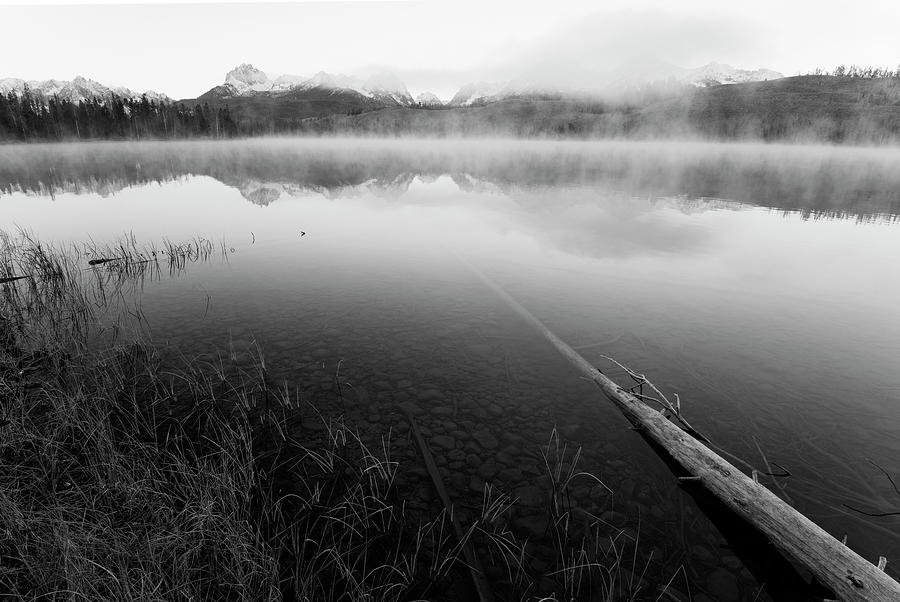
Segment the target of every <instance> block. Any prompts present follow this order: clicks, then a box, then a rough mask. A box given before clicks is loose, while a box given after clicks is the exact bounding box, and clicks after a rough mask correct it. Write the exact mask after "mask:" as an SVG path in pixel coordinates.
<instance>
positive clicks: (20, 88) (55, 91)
mask: <svg viewBox="0 0 900 602" xmlns="http://www.w3.org/2000/svg"><path fill="white" fill-rule="evenodd" d="M26 89H27V90H28V91H30V92H31V93H32V94H33V95H35V96H38V97H40V98H42V99H43V100H45V101H46V100H49V99H51V98H54V97H56V98H60V99H62V100H67V101H69V102H75V103H78V102H83V101H85V100H106V99H109V98H112V97H118V98H121V99H131V100H140V99H141V98H142V97H144V96H146V97H147V99H148V100H153V101H156V102H171V101H172V99H171V98H169V97H168V96H166V95H165V94H161V93H159V92H154V91H152V90H148V91H146V92H134V91H132V90H129V89H128V88H124V87H121V86H118V87H108V86H105V85H103V84H101V83H99V82H96V81H94V80H92V79H87V78H86V77H82V76H80V75H77V76H75V78H73V79H72V80H58V79H48V80H44V81H37V80H29V81H26V80H24V79H18V78H14V77H7V78H4V79H0V94H3V95H4V96H6V95H8V94H10V93H12V94H14V95H16V96H22V95H23V94H24V93H25V90H26Z"/></svg>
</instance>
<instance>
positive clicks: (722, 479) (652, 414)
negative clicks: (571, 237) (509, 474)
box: [463, 260, 900, 602]
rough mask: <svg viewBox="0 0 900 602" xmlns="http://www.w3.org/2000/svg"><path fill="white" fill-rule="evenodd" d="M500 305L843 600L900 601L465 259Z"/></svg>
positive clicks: (856, 559)
mask: <svg viewBox="0 0 900 602" xmlns="http://www.w3.org/2000/svg"><path fill="white" fill-rule="evenodd" d="M463 262H464V263H466V264H467V265H468V266H469V269H471V270H472V272H473V273H474V274H475V275H476V276H478V278H479V279H480V280H482V282H484V284H485V285H486V286H487V287H488V288H489V289H491V290H492V291H493V292H494V293H495V294H496V295H497V296H498V297H499V298H500V299H501V300H503V301H504V302H505V303H506V304H507V305H508V306H509V307H510V308H511V309H513V310H514V311H515V312H516V313H517V314H518V315H519V316H520V317H521V318H522V319H523V320H525V321H526V322H527V323H528V324H530V325H531V326H532V327H533V328H534V329H535V330H537V331H538V332H539V333H540V334H541V335H543V336H544V338H546V339H547V340H548V341H549V342H550V343H551V344H552V345H553V346H554V347H555V348H556V350H557V351H559V353H560V354H562V356H563V357H564V358H565V359H567V360H568V361H569V362H570V363H571V364H572V365H573V366H575V368H577V369H578V371H579V372H581V373H582V374H583V375H584V376H586V377H587V378H589V379H590V380H592V381H593V382H594V383H595V384H596V385H597V386H598V387H599V388H600V390H601V391H603V393H604V395H606V397H607V398H609V400H610V401H612V402H613V403H614V404H615V405H616V407H617V408H618V409H619V410H620V411H621V412H622V413H623V414H624V415H625V417H626V418H628V420H629V421H630V422H631V423H632V424H633V425H634V426H635V427H636V428H638V429H640V430H641V431H643V433H644V434H645V435H647V437H649V438H650V439H651V440H652V441H653V442H655V443H656V444H658V445H659V446H660V447H662V448H663V449H664V450H665V451H666V452H667V453H668V454H669V455H671V457H672V458H673V459H674V460H675V461H676V462H678V464H680V465H681V466H682V468H684V469H685V470H686V471H687V472H688V473H689V474H690V475H693V476H692V479H691V480H692V481H694V482H696V483H697V484H701V485H703V486H704V487H706V489H707V490H709V491H710V492H711V493H712V494H713V495H715V496H716V497H717V498H718V499H720V500H721V501H722V502H723V503H724V504H725V505H726V506H728V507H729V508H730V509H731V510H733V511H734V513H735V514H737V515H738V516H740V517H741V518H743V519H744V520H746V521H747V522H748V523H750V524H751V525H753V526H754V527H755V528H756V529H758V530H759V531H760V532H761V533H762V534H764V535H765V536H766V537H767V538H768V539H769V541H771V542H772V544H773V545H774V546H775V547H776V548H777V549H778V550H779V551H781V552H782V553H783V554H785V555H786V556H787V557H789V558H792V559H793V560H794V561H795V562H797V563H799V564H800V565H802V566H804V567H805V568H806V569H807V570H809V571H810V572H811V573H812V574H813V575H814V576H815V578H816V579H817V580H818V581H819V583H821V584H822V585H824V586H826V587H828V588H829V589H831V591H832V592H833V593H834V595H835V596H836V597H837V599H839V600H846V601H856V600H871V601H877V602H898V601H900V583H897V582H896V581H894V580H893V579H892V578H891V577H890V576H889V575H887V574H886V573H885V572H884V571H883V570H882V569H880V568H879V567H876V566H875V565H874V564H872V563H870V562H869V561H867V560H866V559H865V558H863V557H862V556H860V555H859V554H857V553H856V552H854V551H853V550H851V549H850V548H848V547H847V546H846V545H844V544H843V543H841V542H840V541H838V540H837V539H835V538H834V537H832V536H831V535H829V534H828V532H826V531H825V530H824V529H822V528H821V527H819V526H818V525H816V524H815V523H814V522H812V521H811V520H810V519H808V518H807V517H806V516H804V515H803V514H801V513H800V512H797V510H795V509H794V508H792V507H791V506H789V505H788V504H787V503H785V502H784V501H783V500H782V499H781V498H779V497H778V496H776V495H775V494H774V493H772V492H771V491H769V490H768V489H767V488H766V487H764V486H763V485H760V484H759V483H757V482H755V481H754V480H753V479H752V478H750V477H748V476H747V475H745V474H744V473H743V472H741V471H740V470H738V469H737V468H735V467H734V466H732V465H731V464H730V463H728V462H727V461H725V460H724V459H723V458H722V457H721V456H719V455H718V454H716V453H715V452H713V451H712V450H711V449H709V448H708V447H706V445H704V444H703V443H701V442H700V441H698V440H697V439H695V438H694V437H692V436H690V435H689V434H688V433H686V432H685V431H683V430H682V429H681V428H679V427H678V426H676V425H675V424H673V423H672V422H670V421H669V420H668V419H667V418H666V417H665V416H664V415H663V414H661V413H660V412H658V411H657V410H655V409H653V408H651V407H650V406H648V405H646V404H644V403H643V402H641V401H640V400H638V398H637V397H635V396H634V395H632V394H631V393H629V392H628V391H626V390H625V389H623V388H622V387H620V386H619V385H617V384H616V383H615V382H614V381H612V380H611V379H610V378H609V377H607V376H606V375H605V374H603V373H602V372H600V371H599V370H598V369H597V368H595V367H594V366H592V365H591V364H590V363H589V362H588V361H587V360H585V359H584V358H583V357H582V356H581V355H579V354H578V352H576V351H575V350H574V349H572V348H571V347H570V346H569V345H567V344H566V343H565V342H564V341H563V340H562V339H560V338H559V337H558V336H556V335H555V334H554V333H553V332H551V331H550V329H548V328H547V327H546V326H545V325H544V324H543V323H542V322H541V321H540V320H538V319H537V318H536V317H534V315H532V314H531V312H529V311H528V310H527V309H526V308H525V307H524V306H522V305H521V304H520V303H519V302H518V301H516V300H515V299H513V298H512V297H511V296H510V295H509V293H507V292H506V291H505V290H503V289H502V288H501V287H500V286H498V285H497V284H495V283H494V282H493V281H492V280H490V279H489V278H488V277H487V276H485V275H484V274H483V273H482V272H481V271H480V270H478V269H477V268H475V267H474V266H473V265H471V264H469V263H468V262H466V261H465V260H463Z"/></svg>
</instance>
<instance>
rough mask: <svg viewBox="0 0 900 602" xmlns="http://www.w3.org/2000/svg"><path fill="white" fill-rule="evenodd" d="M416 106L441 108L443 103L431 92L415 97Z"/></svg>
mask: <svg viewBox="0 0 900 602" xmlns="http://www.w3.org/2000/svg"><path fill="white" fill-rule="evenodd" d="M416 104H417V105H422V106H423V107H442V106H444V103H443V101H442V100H441V99H440V98H438V97H437V96H435V95H434V94H432V93H431V92H422V93H421V94H419V95H418V96H416Z"/></svg>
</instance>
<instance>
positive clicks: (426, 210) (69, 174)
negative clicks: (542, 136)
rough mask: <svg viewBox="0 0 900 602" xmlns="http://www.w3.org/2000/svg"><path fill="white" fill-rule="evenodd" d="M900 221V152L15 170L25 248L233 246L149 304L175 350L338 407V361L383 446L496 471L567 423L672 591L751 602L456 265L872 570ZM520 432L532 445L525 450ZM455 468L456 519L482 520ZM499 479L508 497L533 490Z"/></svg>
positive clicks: (670, 483)
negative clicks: (441, 439) (697, 435)
mask: <svg viewBox="0 0 900 602" xmlns="http://www.w3.org/2000/svg"><path fill="white" fill-rule="evenodd" d="M898 215H900V151H898V150H895V149H880V150H875V149H854V148H835V147H801V146H762V145H737V144H736V145H715V144H693V143H692V144H679V143H624V142H622V143H605V142H604V143H575V142H571V143H570V142H525V141H516V142H512V141H493V142H484V141H482V142H465V141H404V140H391V141H378V140H365V141H361V140H295V139H277V140H252V141H234V142H226V143H196V142H184V143H181V142H178V143H156V142H153V143H139V144H124V143H121V144H120V143H97V144H83V145H62V144H61V145H49V146H45V145H26V146H3V147H0V228H2V229H4V230H7V231H10V230H15V229H16V228H25V229H29V230H31V231H33V232H34V234H36V235H37V236H38V237H39V238H41V239H42V240H46V241H57V242H77V241H83V240H87V239H93V240H95V241H104V240H112V239H115V238H116V237H118V236H120V235H122V234H123V233H133V234H134V236H135V237H136V239H137V240H138V241H139V242H147V243H150V242H153V241H160V240H161V239H163V238H168V239H171V240H173V241H178V240H181V239H185V238H188V237H193V236H202V237H206V238H209V239H211V240H213V241H215V242H216V243H217V244H218V242H219V241H223V242H224V246H225V248H226V250H227V261H212V262H209V263H207V264H202V265H195V266H191V267H190V269H189V270H188V271H187V272H186V273H185V274H183V275H181V276H179V277H177V278H174V279H165V278H164V279H162V280H160V281H158V282H151V283H148V284H147V285H146V286H145V288H144V291H143V307H144V310H145V312H146V314H147V318H148V320H149V324H150V326H151V329H152V335H153V337H154V339H155V340H157V341H158V342H171V343H173V344H178V345H181V346H184V347H185V348H186V349H187V350H188V351H187V352H188V353H196V354H200V353H213V352H215V350H216V349H221V348H224V347H226V346H228V345H233V346H236V347H238V348H241V346H244V347H246V346H248V345H250V344H251V341H256V342H258V343H259V344H260V346H261V347H262V348H263V350H264V351H265V353H266V356H267V363H268V364H269V366H270V371H271V373H272V374H273V375H274V377H275V378H277V379H281V380H284V379H287V380H289V381H290V382H292V383H296V384H298V385H300V386H303V387H306V388H305V389H304V391H305V392H306V394H307V395H308V396H309V397H310V398H311V399H314V400H322V401H323V403H324V400H326V399H327V398H328V395H329V389H328V386H329V383H331V381H332V379H333V374H334V368H335V365H336V364H337V362H339V361H341V360H343V363H342V364H341V366H342V367H341V373H342V374H345V375H346V378H348V379H350V381H352V382H353V384H354V386H355V387H357V388H360V389H363V390H365V391H366V395H365V399H364V400H363V398H362V397H361V398H360V400H359V403H356V404H351V405H350V406H348V407H345V408H343V411H345V412H346V414H347V416H348V417H349V418H352V419H354V420H357V421H359V422H360V423H362V424H363V425H366V424H368V425H371V428H372V429H379V428H384V427H385V426H391V424H390V420H392V419H393V418H391V416H394V414H392V412H393V411H394V409H395V408H396V407H399V406H400V405H402V404H408V403H413V404H416V405H417V407H419V409H420V410H422V411H423V416H422V419H421V420H422V423H423V425H425V427H426V428H428V429H429V431H430V432H431V433H433V434H435V435H437V434H441V433H443V430H447V431H448V432H449V431H451V430H452V431H456V430H458V429H463V430H465V425H466V424H469V423H471V424H474V425H478V426H479V428H481V427H484V428H487V429H488V430H490V431H491V432H492V433H493V434H494V436H496V438H497V439H498V440H500V441H502V444H501V447H509V445H514V446H518V447H520V448H521V449H523V450H527V449H530V448H536V446H537V445H539V444H540V443H542V442H544V441H545V440H546V436H547V434H548V433H549V431H550V429H552V428H553V427H554V426H557V427H559V428H560V429H561V431H562V433H563V434H564V436H566V437H567V438H568V439H569V440H570V441H572V442H573V443H574V444H577V445H582V446H584V448H585V462H586V465H584V466H583V468H585V469H586V470H591V471H595V472H597V473H598V474H600V476H601V478H603V479H604V482H606V483H607V484H608V485H609V486H610V487H611V488H612V489H613V490H614V491H620V492H622V494H621V495H622V498H621V503H620V504H619V505H616V506H615V508H614V511H615V512H621V513H622V514H624V515H625V516H627V517H628V520H629V521H633V523H634V524H635V525H636V524H637V522H638V517H639V522H640V525H641V533H642V538H643V537H644V536H645V535H646V538H647V542H648V546H649V548H648V549H650V548H652V549H654V550H656V551H657V553H655V554H654V563H659V566H658V567H657V565H656V564H654V567H657V568H654V570H658V571H659V573H660V574H667V575H671V574H672V571H674V570H675V569H676V568H677V567H678V566H679V565H680V564H685V565H686V566H687V567H688V568H687V571H688V573H689V575H690V576H691V578H692V579H693V578H696V579H697V580H698V582H700V583H701V584H702V583H703V582H704V579H705V575H708V574H710V573H711V572H714V571H717V570H719V569H721V570H723V571H727V572H728V574H729V575H732V576H733V579H734V580H735V583H736V584H737V587H738V590H739V593H740V596H739V597H740V598H741V599H747V600H753V599H755V596H756V595H757V592H758V591H759V584H758V582H757V580H756V579H755V578H753V577H751V575H750V573H749V572H748V571H746V570H742V569H741V568H740V567H741V565H740V562H738V564H737V568H735V566H732V565H733V562H732V561H731V560H730V558H732V557H733V556H732V554H736V553H737V552H733V551H730V550H729V549H727V548H723V546H725V545H726V542H725V541H724V540H723V539H722V536H721V535H720V534H719V532H718V531H717V530H716V529H715V528H714V527H713V526H712V524H710V523H709V522H708V521H707V519H705V518H704V517H703V514H702V513H701V512H699V510H698V509H697V508H696V506H695V505H694V502H693V500H692V499H691V498H690V497H689V496H687V495H686V494H685V493H684V492H683V491H682V490H681V489H679V488H678V487H677V486H676V485H675V483H674V478H673V477H672V476H671V474H670V473H669V472H668V470H667V469H666V468H665V466H664V465H663V464H662V463H661V462H660V461H659V459H658V458H657V457H656V456H655V455H654V454H653V452H652V451H650V450H649V448H647V446H646V444H645V443H644V442H643V441H642V440H641V439H640V438H639V437H638V436H637V435H636V434H635V433H633V432H632V431H629V430H628V429H627V428H626V427H627V423H626V422H625V420H624V419H623V418H621V416H619V415H618V414H617V412H616V411H615V410H614V409H613V408H612V407H611V406H610V404H609V402H607V401H606V400H605V399H604V398H603V397H602V395H601V394H600V393H599V392H598V391H596V390H595V389H593V388H592V386H590V384H589V383H586V382H584V381H582V380H581V379H579V378H578V376H577V374H576V373H575V372H574V371H572V370H571V369H570V367H569V366H567V365H566V364H564V363H563V362H562V361H561V360H560V359H559V358H558V356H557V355H556V353H555V352H554V350H553V349H552V348H550V347H549V346H548V345H546V343H544V342H543V341H542V340H541V339H539V338H538V337H537V336H535V335H534V334H533V333H532V332H531V331H529V330H528V328H527V327H526V326H525V325H524V324H523V323H522V322H521V321H520V320H519V319H518V318H517V317H516V316H515V315H514V314H511V312H510V311H509V309H508V308H506V307H505V306H503V305H502V304H501V303H500V302H498V300H497V299H496V298H495V297H494V296H493V295H492V293H491V291H490V290H488V289H486V288H485V287H484V286H483V285H482V284H481V283H480V282H479V281H478V279H477V278H476V277H475V276H474V275H473V274H472V273H471V272H470V271H469V269H468V268H467V267H466V265H465V264H464V262H462V261H460V257H463V258H465V259H467V260H468V261H470V262H471V263H473V264H474V265H476V266H477V267H478V268H479V269H480V270H482V271H483V272H484V273H486V274H487V275H488V276H489V277H490V278H491V279H492V280H494V281H495V282H497V283H498V284H499V285H501V286H502V287H504V288H505V289H506V290H507V291H508V292H509V293H510V294H511V295H512V296H513V297H515V298H516V299H518V300H519V301H520V302H522V303H523V304H524V305H525V306H526V307H528V309H529V310H531V311H532V312H533V313H534V314H535V315H536V316H537V317H538V318H539V319H541V320H542V321H544V322H545V323H546V324H547V325H548V326H549V327H550V328H551V329H552V330H553V331H554V332H556V333H557V334H558V335H559V336H560V337H562V338H563V339H564V340H565V341H567V342H568V343H570V344H571V345H573V346H574V347H576V348H580V349H581V352H582V353H583V354H584V355H585V357H586V358H587V359H588V360H589V361H591V362H594V363H595V364H596V365H597V366H598V367H601V369H603V370H604V371H606V372H607V373H608V374H610V375H611V376H612V377H614V378H616V379H617V380H620V381H621V379H622V377H623V374H622V372H621V371H617V370H616V369H615V368H614V367H613V366H611V365H610V364H608V363H605V364H604V363H603V362H604V360H603V359H602V357H601V355H609V356H612V357H615V358H616V359H618V360H619V361H621V362H623V363H625V364H627V365H629V366H631V367H633V368H635V369H637V370H638V371H641V372H644V373H646V374H647V375H648V376H649V377H650V379H651V380H653V381H654V382H655V383H656V384H657V385H658V386H660V387H661V388H663V389H664V390H665V391H667V392H677V393H678V394H679V395H680V397H681V399H682V404H683V408H684V411H685V414H686V416H687V417H688V418H689V419H690V420H691V422H692V423H693V424H694V425H695V426H696V427H697V428H698V429H700V430H701V431H703V432H704V433H706V434H708V435H709V437H710V438H711V439H712V440H713V441H714V442H715V443H717V444H718V445H719V446H721V447H722V448H724V449H726V450H727V451H728V452H730V453H733V454H735V455H736V456H739V457H740V458H742V459H744V460H746V461H747V462H749V463H751V464H754V465H762V464H763V462H764V460H763V459H762V458H761V451H762V452H763V453H764V454H765V458H766V459H767V460H768V461H769V462H776V463H777V464H778V465H780V466H783V467H785V468H786V469H788V470H789V471H790V473H791V474H792V476H791V477H790V478H788V479H782V480H780V481H779V482H778V483H777V485H776V484H771V483H770V484H771V486H772V487H773V489H774V490H775V491H777V492H778V493H779V494H780V495H785V496H787V497H789V498H790V500H791V501H792V502H793V503H794V505H795V507H797V509H798V510H800V511H801V512H804V513H806V514H807V515H808V516H810V517H811V518H812V519H813V520H815V521H816V522H818V523H819V524H820V525H822V526H823V527H824V528H826V529H827V530H828V531H829V532H831V533H832V534H834V535H836V536H837V537H838V538H840V537H841V536H843V534H844V533H847V534H849V541H850V543H851V547H853V548H854V549H855V550H857V551H858V552H860V553H861V554H862V555H863V556H865V557H866V558H868V559H870V560H876V559H877V557H878V556H879V555H884V556H888V557H891V556H893V557H895V558H896V557H897V556H898V555H900V536H898V535H897V533H898V526H900V521H898V518H897V517H880V518H875V517H866V516H863V515H861V514H860V513H858V512H854V511H852V510H850V509H848V508H847V506H846V505H851V506H854V507H857V508H862V509H866V510H869V511H872V512H876V511H880V512H886V511H890V510H896V509H897V508H898V507H900V499H898V498H897V496H896V493H895V492H894V491H893V489H892V487H891V484H890V482H889V481H888V480H887V479H885V478H884V477H883V474H881V473H880V472H879V471H878V470H877V469H876V468H875V467H874V466H873V465H872V464H871V463H870V462H869V460H871V461H872V462H875V463H877V464H878V465H879V466H881V467H883V468H884V469H885V470H886V471H888V472H889V473H892V474H897V473H898V471H900V443H898V441H900V374H898V372H897V370H896V358H897V357H898V351H900V319H898V314H897V307H900V268H898V265H897V258H898V257H900V223H898V222H897V216H898ZM301 233H305V234H303V235H301ZM207 296H208V297H207ZM207 298H208V299H209V303H208V307H207ZM622 382H623V383H624V381H622ZM426 391H438V392H439V394H431V393H429V394H427V395H426V394H425V393H424V392H426ZM435 407H442V408H451V409H452V413H451V417H449V418H448V417H447V416H446V415H445V414H444V413H442V412H432V411H431V410H433V409H434V408H435ZM508 433H513V434H515V435H516V436H517V437H518V438H519V439H521V441H520V442H519V443H517V444H509V445H507V441H506V439H504V435H505V434H508ZM511 440H512V439H511ZM492 453H493V452H492ZM523 453H524V452H523ZM483 460H485V461H488V460H490V461H491V462H494V461H496V462H498V463H501V461H500V460H495V459H494V458H485V459H483ZM449 461H450V462H452V461H453V460H452V458H450V459H449ZM522 463H523V464H527V463H528V460H523V461H522ZM461 470H462V472H463V473H464V474H465V478H464V479H462V480H458V479H457V480H454V481H452V482H451V484H450V486H451V489H452V492H451V493H452V495H453V496H454V497H455V498H457V499H466V498H467V497H477V495H476V494H475V493H474V492H473V491H472V490H471V488H470V478H469V475H468V474H467V473H465V471H466V470H470V469H469V468H465V469H461ZM498 474H504V475H507V478H508V479H509V482H507V483H504V482H503V480H502V479H500V484H501V485H502V486H508V487H510V488H512V489H515V488H517V487H522V486H524V484H525V483H527V482H528V479H529V477H528V473H527V471H526V472H525V474H524V475H523V474H521V470H520V472H519V473H515V471H513V472H505V473H504V472H503V467H502V466H500V467H498ZM476 476H477V475H473V477H472V478H476ZM778 486H780V487H783V489H780V488H779V487H778ZM604 510H608V509H604ZM888 570H889V572H892V574H894V575H896V574H897V573H896V571H895V570H894V568H893V567H892V565H891V564H889V565H888ZM667 571H668V572H667ZM770 593H771V592H770ZM766 595H768V594H762V595H761V596H760V597H759V598H758V599H766V597H765V596H766Z"/></svg>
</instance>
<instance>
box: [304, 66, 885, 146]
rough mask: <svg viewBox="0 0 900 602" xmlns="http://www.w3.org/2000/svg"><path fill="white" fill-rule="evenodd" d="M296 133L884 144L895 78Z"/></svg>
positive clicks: (382, 114)
mask: <svg viewBox="0 0 900 602" xmlns="http://www.w3.org/2000/svg"><path fill="white" fill-rule="evenodd" d="M301 131H302V132H307V133H317V134H325V133H346V134H351V133H352V134H362V135H381V136H384V135H388V136H401V135H420V136H449V135H461V136H484V135H498V136H534V137H576V138H592V137H623V136H627V137H636V138H651V137H692V138H693V137H700V138H708V139H725V140H733V139H744V138H749V139H754V140H818V141H828V142H835V143H842V142H845V143H886V142H890V141H896V140H898V139H900V80H898V79H897V78H885V79H862V78H845V77H844V78H842V77H832V76H819V75H811V76H798V77H789V78H783V79H778V80H773V81H763V82H751V83H743V84H733V85H722V86H713V87H708V88H697V89H691V90H688V91H686V92H683V93H680V94H673V95H671V96H669V97H666V98H662V99H655V100H649V101H645V102H633V103H630V104H609V103H602V102H593V103H588V102H579V101H573V100H534V99H527V98H513V99H506V100H500V101H497V102H494V103H490V104H487V105H482V106H476V107H458V108H447V109H440V110H428V109H417V108H391V109H382V110H378V111H370V112H366V113H362V114H359V115H332V116H328V117H323V118H318V119H311V120H305V121H303V122H302V127H301Z"/></svg>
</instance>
